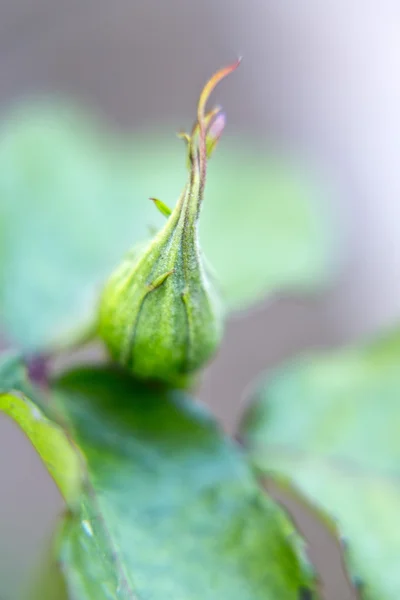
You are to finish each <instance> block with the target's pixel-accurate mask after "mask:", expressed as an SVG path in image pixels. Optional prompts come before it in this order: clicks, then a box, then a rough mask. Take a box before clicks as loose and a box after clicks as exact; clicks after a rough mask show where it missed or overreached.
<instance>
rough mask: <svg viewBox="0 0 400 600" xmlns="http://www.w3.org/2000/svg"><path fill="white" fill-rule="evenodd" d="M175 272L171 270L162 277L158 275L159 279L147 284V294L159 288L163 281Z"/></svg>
mask: <svg viewBox="0 0 400 600" xmlns="http://www.w3.org/2000/svg"><path fill="white" fill-rule="evenodd" d="M174 272H175V269H171V270H170V271H167V272H166V273H163V274H162V275H160V276H159V277H156V279H155V280H154V281H153V282H152V283H149V284H147V287H148V289H149V292H152V291H153V290H155V289H156V288H158V287H160V285H162V284H163V283H164V281H165V280H166V279H167V278H168V277H169V276H170V275H172V273H174Z"/></svg>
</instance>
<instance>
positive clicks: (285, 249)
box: [0, 104, 329, 350]
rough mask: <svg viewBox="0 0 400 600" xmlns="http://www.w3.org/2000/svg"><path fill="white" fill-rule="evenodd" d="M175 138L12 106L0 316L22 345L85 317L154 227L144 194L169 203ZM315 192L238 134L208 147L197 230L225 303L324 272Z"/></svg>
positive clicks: (0, 153) (1, 211) (181, 159)
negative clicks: (128, 133)
mask: <svg viewBox="0 0 400 600" xmlns="http://www.w3.org/2000/svg"><path fill="white" fill-rule="evenodd" d="M185 162H186V152H185V149H184V146H183V144H182V142H180V141H179V140H174V137H173V132H172V131H171V132H170V133H169V134H168V136H163V135H162V134H160V133H159V132H158V133H154V132H151V131H149V132H148V134H147V135H144V134H143V133H142V134H140V135H137V136H135V137H134V138H133V140H132V141H130V142H128V141H127V140H124V141H123V140H122V139H117V138H116V136H112V135H111V134H110V133H106V132H105V131H103V130H102V128H101V127H100V126H99V124H97V123H95V122H94V121H92V120H90V119H88V118H87V117H85V116H84V115H83V114H81V113H80V112H79V111H76V110H73V109H70V108H67V107H65V106H64V107H63V106H57V105H51V104H49V105H46V104H44V105H37V106H32V107H31V108H30V109H28V108H26V107H25V109H24V108H21V109H20V111H17V112H16V113H15V114H14V115H13V116H11V118H10V119H9V120H8V121H7V122H6V123H4V124H3V127H2V128H1V130H0V197H1V203H0V233H1V234H2V235H1V236H0V238H1V239H0V315H1V321H2V323H3V327H4V328H5V333H6V335H7V336H8V337H9V338H10V339H12V340H14V341H16V342H17V343H18V344H19V345H20V346H22V347H24V348H27V349H29V350H36V349H38V348H43V347H49V346H51V345H57V344H60V343H63V342H64V341H66V340H69V339H71V338H72V337H73V336H74V334H75V333H77V332H78V331H79V330H80V329H81V328H84V327H85V326H86V325H87V324H88V323H90V321H91V319H92V318H93V315H94V313H95V309H96V303H97V297H98V294H99V291H100V289H101V286H102V282H103V281H104V279H105V278H106V277H107V275H108V274H109V273H110V272H111V270H112V269H113V268H114V266H115V265H116V264H117V263H118V262H119V260H120V259H121V257H122V256H123V254H124V253H125V252H126V251H127V250H128V249H129V248H130V247H131V246H132V245H133V244H135V243H136V242H137V241H139V240H143V239H145V238H146V237H147V236H148V234H149V226H152V225H153V226H154V225H156V226H157V227H160V226H161V224H162V223H163V217H162V216H161V215H159V214H158V213H157V211H156V210H155V207H154V206H153V204H152V203H151V202H150V201H149V200H148V198H149V196H155V197H159V198H161V200H162V201H165V202H167V204H169V205H170V206H173V205H174V203H175V201H176V200H177V198H178V196H179V194H180V192H181V190H182V188H183V186H184V184H185V181H186V177H187V173H186V167H185ZM322 208H323V207H322V206H321V204H320V197H319V194H318V193H317V191H316V189H315V188H313V186H312V185H311V184H310V183H309V182H308V181H306V180H305V179H304V177H302V176H301V175H300V174H299V173H298V171H297V170H296V169H294V168H292V167H289V166H288V165H286V166H285V165H283V164H281V163H279V162H278V161H276V160H273V159H272V157H271V156H270V155H268V154H266V153H263V152H256V151H255V150H252V149H251V146H250V144H249V142H248V141H247V142H246V140H244V139H237V140H236V141H230V140H229V138H227V139H226V140H225V143H224V144H222V145H221V148H220V149H219V151H218V152H217V153H216V156H215V158H214V157H213V159H212V161H211V163H210V169H209V181H208V184H207V188H206V198H205V202H204V214H203V215H202V219H201V239H202V242H203V245H204V249H205V252H206V254H207V257H208V259H209V260H210V262H211V264H212V265H213V266H214V268H215V270H216V271H217V274H218V277H219V279H220V283H221V288H222V291H223V294H224V296H225V298H226V300H227V303H228V305H229V307H230V308H235V309H236V308H244V307H246V306H248V304H249V303H251V302H254V301H255V300H256V299H258V298H261V297H262V296H263V295H265V294H266V293H272V292H274V291H276V290H278V289H282V288H285V289H293V288H306V289H309V288H312V287H313V286H315V285H317V284H320V283H321V282H322V281H325V279H326V275H327V266H328V262H329V261H328V254H329V243H327V239H328V237H329V236H327V231H326V227H325V224H324V219H323V214H322V213H323V210H322Z"/></svg>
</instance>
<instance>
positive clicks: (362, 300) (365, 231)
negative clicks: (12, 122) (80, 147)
mask: <svg viewBox="0 0 400 600" xmlns="http://www.w3.org/2000/svg"><path fill="white" fill-rule="evenodd" d="M237 55H243V56H244V61H243V64H242V66H241V68H240V71H238V73H237V74H236V75H235V77H234V78H232V79H231V80H230V81H229V82H226V86H225V89H224V91H221V100H222V101H223V105H224V108H225V109H226V111H227V113H228V127H232V128H233V129H234V130H236V131H239V132H243V133H245V134H248V135H249V136H251V137H252V138H253V139H254V141H255V144H256V143H257V142H268V144H269V146H270V147H275V148H276V149H277V150H279V152H282V151H283V152H287V153H288V155H290V156H291V157H293V156H294V157H296V156H298V157H300V158H301V160H302V161H303V162H304V161H305V162H306V163H307V165H308V166H309V167H311V168H312V169H314V171H315V173H318V177H319V178H321V176H322V178H323V181H324V182H325V189H326V197H325V198H324V199H322V198H321V202H328V203H329V204H330V210H331V214H332V215H334V216H333V218H332V223H333V224H334V229H333V237H334V239H335V240H336V241H337V244H336V247H337V248H336V250H337V252H336V269H335V276H334V278H333V281H332V283H331V285H330V286H329V287H328V289H326V290H325V291H324V292H323V293H320V294H318V295H314V296H312V297H304V296H290V297H289V296H284V297H283V296H282V297H274V298H272V299H268V300H267V301H266V302H265V303H264V304H263V305H262V306H259V307H257V309H255V310H253V311H252V312H251V313H250V314H248V315H240V316H238V317H235V318H233V319H232V320H231V322H230V324H229V327H228V331H227V335H226V338H225V342H224V345H223V347H222V350H221V352H220V353H219V356H218V358H217V360H216V361H215V363H214V364H213V365H212V366H211V367H210V368H209V370H208V371H207V373H206V376H205V379H204V382H203V384H202V388H201V397H202V399H203V400H204V401H205V402H207V403H208V404H210V405H211V407H212V409H213V411H214V412H215V414H216V415H217V416H218V417H219V418H221V420H222V421H223V423H224V426H225V427H226V428H227V429H228V430H229V431H233V430H234V427H235V423H236V422H237V419H238V415H239V414H240V412H241V411H242V409H243V402H242V397H243V393H244V390H245V389H246V387H247V386H248V384H249V382H250V381H251V380H252V379H253V378H254V376H256V375H258V374H259V373H260V372H261V371H263V370H265V369H266V368H269V367H272V366H274V365H276V364H279V363H280V362H281V361H282V360H283V359H284V358H286V357H289V356H293V355H294V354H297V353H299V352H301V351H303V350H304V349H306V348H310V347H312V348H322V347H330V346H332V347H337V346H339V345H342V344H344V343H347V342H349V341H353V340H357V339H359V338H362V337H365V336H367V335H370V334H372V333H374V332H376V331H379V330H381V329H382V328H385V327H386V326H388V325H390V324H392V323H394V322H396V320H397V318H398V313H399V302H400V278H399V277H398V273H399V271H400V208H399V206H400V204H399V197H400V189H399V187H400V177H399V160H400V158H399V157H400V116H399V108H398V107H399V106H400V6H399V4H398V3H397V2H394V1H391V0H381V2H379V3H378V2H369V1H365V0H351V1H349V0H336V1H333V0H332V1H331V0H328V1H326V2H324V3H321V2H319V1H318V0H304V1H303V2H301V3H282V2H278V1H277V0H276V1H275V0H230V1H228V0H213V1H212V0H203V1H202V2H188V1H187V0H186V1H185V0H168V1H164V2H163V1H160V0H158V1H157V0H145V1H144V0H136V1H132V0H117V1H115V2H109V1H108V2H107V1H106V0H86V1H85V2H82V0H12V2H10V1H9V2H7V0H0V118H1V117H3V118H6V117H7V114H8V111H9V110H10V109H11V108H12V107H13V106H14V105H15V104H16V103H17V102H19V101H20V100H26V99H27V98H29V97H31V96H37V95H40V96H43V95H47V94H57V95H61V96H66V97H71V98H73V99H75V100H76V101H77V102H78V103H82V104H83V105H85V106H87V107H89V108H90V109H92V110H94V111H95V112H96V113H97V114H100V115H101V116H102V118H104V119H105V120H107V121H108V123H109V124H110V125H111V126H112V127H114V128H115V129H116V130H119V131H121V132H123V133H124V134H127V133H128V134H129V135H134V134H135V132H136V131H142V132H143V131H145V130H146V127H147V126H148V125H149V124H151V125H152V127H154V125H157V124H158V123H159V124H160V125H163V124H165V123H166V124H168V125H171V126H172V128H173V129H171V131H173V130H174V129H175V130H177V129H179V128H180V127H181V126H188V125H189V124H190V123H191V121H192V116H193V108H194V106H195V102H196V98H197V95H198V91H199V89H200V86H201V85H202V84H203V83H204V82H205V80H206V79H207V78H208V77H209V75H210V74H211V73H212V72H214V71H215V69H216V68H218V67H220V66H222V65H225V64H227V63H230V62H231V61H232V60H233V59H235V58H236V56H237ZM222 151H223V149H222V147H221V152H222ZM150 193H151V190H150V191H149V194H150ZM0 202H1V199H0ZM0 440H1V452H0V599H1V600H14V598H16V597H17V596H16V595H17V589H18V585H19V584H20V581H21V578H22V577H23V576H24V575H25V574H26V573H27V571H28V570H29V569H30V568H31V567H32V566H33V565H34V563H35V559H36V558H37V557H38V555H39V554H40V552H41V551H42V548H43V545H44V544H45V542H46V540H47V539H48V538H49V535H50V532H51V530H52V527H53V525H54V522H55V520H56V518H57V514H58V513H59V511H60V509H61V506H62V503H61V499H60V497H59V495H58V493H57V490H56V489H55V486H54V485H53V483H52V482H51V480H50V479H49V477H48V476H47V474H46V473H45V471H44V469H43V468H42V467H41V465H40V461H39V459H38V458H37V457H36V456H35V454H34V453H33V451H32V450H31V448H30V446H29V443H28V442H27V441H26V440H25V439H24V437H23V435H22V434H21V433H20V432H19V431H18V430H17V428H16V427H15V426H14V425H13V424H11V423H10V422H9V421H8V420H7V419H5V418H3V417H0ZM300 519H301V522H302V525H303V527H305V529H306V532H307V534H308V536H309V537H310V539H311V551H312V553H313V554H314V556H316V557H317V562H318V566H319V567H321V569H322V571H323V576H324V581H325V590H326V597H327V598H329V599H330V600H333V599H335V600H338V599H339V600H348V599H349V598H351V597H352V596H351V595H350V592H349V590H348V587H347V586H346V582H345V580H344V576H343V574H342V573H341V570H340V564H339V558H338V555H337V553H336V551H335V549H334V548H333V547H332V544H331V543H330V542H329V540H328V538H327V536H326V534H325V533H324V532H321V531H320V530H319V529H318V528H315V526H314V525H313V524H312V523H311V522H310V519H309V518H308V517H307V515H306V516H304V515H303V516H302V515H300Z"/></svg>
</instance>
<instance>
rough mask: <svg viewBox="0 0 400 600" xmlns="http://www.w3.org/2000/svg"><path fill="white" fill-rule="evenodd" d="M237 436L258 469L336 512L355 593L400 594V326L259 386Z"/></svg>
mask: <svg viewBox="0 0 400 600" xmlns="http://www.w3.org/2000/svg"><path fill="white" fill-rule="evenodd" d="M242 436H243V439H244V441H245V444H246V445H247V447H248V451H249V453H250V456H251V458H252V460H253V462H254V465H255V466H256V468H257V469H258V470H259V471H260V472H261V473H267V474H269V475H272V476H276V477H278V478H280V479H281V478H283V479H284V480H285V481H286V483H287V484H288V485H292V486H294V487H295V488H296V489H297V491H298V492H300V493H301V494H302V496H303V497H304V498H305V499H306V500H307V501H309V502H310V503H311V504H313V505H314V506H315V507H316V508H318V509H319V510H322V511H325V512H326V514H327V515H329V516H330V517H331V518H332V519H334V522H335V524H336V525H337V527H338V529H339V532H340V534H341V535H342V536H343V538H344V541H345V542H346V548H347V550H346V553H345V557H346V560H347V562H348V566H349V569H350V572H351V573H352V574H353V575H354V576H355V578H356V580H357V581H358V582H360V594H361V597H362V598H363V600H394V598H400V572H399V557H400V333H399V331H395V332H394V333H393V334H392V335H389V336H387V337H386V338H383V339H381V340H378V341H376V342H375V343H372V344H369V345H366V346H365V347H359V348H352V349H349V350H344V351H342V352H337V353H333V354H327V355H325V356H311V357H308V358H305V359H302V360H298V361H297V362H294V363H292V364H291V365H289V366H288V367H286V368H282V369H280V370H279V371H278V372H276V373H274V374H273V375H272V376H270V377H268V378H267V379H266V381H265V382H263V383H261V384H260V386H259V391H258V392H257V393H256V394H255V397H254V405H253V406H252V408H251V409H250V411H249V413H248V415H247V417H246V419H245V420H244V423H243V427H242Z"/></svg>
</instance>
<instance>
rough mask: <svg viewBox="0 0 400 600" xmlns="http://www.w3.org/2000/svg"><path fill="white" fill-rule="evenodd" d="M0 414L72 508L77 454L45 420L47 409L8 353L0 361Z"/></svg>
mask: <svg viewBox="0 0 400 600" xmlns="http://www.w3.org/2000/svg"><path fill="white" fill-rule="evenodd" d="M28 396H29V397H28ZM0 411H1V412H3V413H5V414H6V415H7V416H9V417H11V418H12V419H13V420H14V421H15V422H16V423H17V424H18V425H19V427H20V428H21V429H22V431H23V432H24V433H25V434H26V435H27V437H28V438H29V439H30V441H31V443H32V445H33V446H34V448H35V449H36V451H37V452H38V454H39V455H40V457H41V459H42V460H43V462H44V463H45V465H46V467H47V469H48V470H49V473H50V474H51V476H52V477H53V479H54V481H55V482H56V484H57V486H58V487H59V489H60V492H61V493H62V495H63V496H64V498H65V500H66V501H67V502H69V503H70V504H71V505H72V504H73V503H74V501H75V499H76V498H77V496H78V493H79V488H80V483H81V467H80V460H79V458H78V453H77V451H76V450H75V449H73V447H72V444H71V442H70V440H69V439H68V437H67V436H66V434H65V432H64V431H63V430H62V428H61V427H60V426H59V425H56V424H55V423H54V422H53V421H50V420H49V418H48V416H47V415H48V414H49V409H48V408H47V407H46V405H45V404H44V403H43V402H42V401H41V400H40V397H39V395H38V393H37V392H36V391H35V390H34V389H33V388H32V386H30V384H29V382H28V381H27V380H26V377H25V369H24V366H23V364H22V363H21V361H20V359H19V358H18V357H17V356H15V355H12V354H7V355H3V357H1V361H0ZM1 451H2V452H6V451H7V449H6V448H1Z"/></svg>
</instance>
